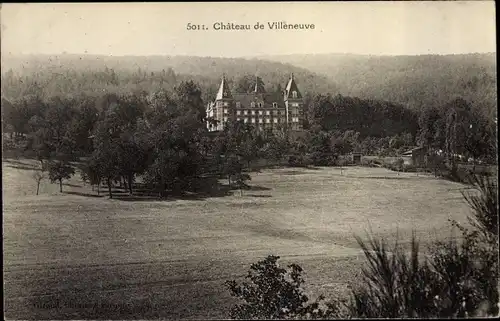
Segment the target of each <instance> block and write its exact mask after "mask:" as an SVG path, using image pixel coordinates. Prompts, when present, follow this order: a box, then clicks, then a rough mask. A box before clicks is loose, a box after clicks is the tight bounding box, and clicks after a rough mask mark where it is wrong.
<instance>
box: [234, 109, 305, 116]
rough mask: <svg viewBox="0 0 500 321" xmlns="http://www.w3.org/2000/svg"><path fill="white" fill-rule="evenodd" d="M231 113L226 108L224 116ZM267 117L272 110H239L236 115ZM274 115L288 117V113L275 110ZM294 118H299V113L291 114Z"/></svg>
mask: <svg viewBox="0 0 500 321" xmlns="http://www.w3.org/2000/svg"><path fill="white" fill-rule="evenodd" d="M228 113H229V111H228V109H227V108H224V114H226V115H227V114H228ZM257 114H258V115H264V114H265V115H267V116H270V115H271V111H270V110H259V111H255V110H237V111H236V115H257ZM272 114H273V115H286V111H281V112H280V111H279V110H273V113H272ZM291 115H292V116H296V117H298V116H299V113H298V112H297V111H294V112H292V113H291Z"/></svg>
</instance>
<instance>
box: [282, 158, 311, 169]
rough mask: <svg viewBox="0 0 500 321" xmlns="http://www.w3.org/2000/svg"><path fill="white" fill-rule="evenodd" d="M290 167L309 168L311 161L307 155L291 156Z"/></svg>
mask: <svg viewBox="0 0 500 321" xmlns="http://www.w3.org/2000/svg"><path fill="white" fill-rule="evenodd" d="M288 165H289V166H294V167H307V166H309V165H311V160H310V159H309V157H307V156H306V155H291V156H289V157H288Z"/></svg>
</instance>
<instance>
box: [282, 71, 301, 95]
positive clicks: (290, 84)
mask: <svg viewBox="0 0 500 321" xmlns="http://www.w3.org/2000/svg"><path fill="white" fill-rule="evenodd" d="M294 91H295V92H297V97H293V96H292V93H293V92H294ZM288 98H292V99H301V98H302V94H301V93H300V91H299V87H297V83H296V82H295V79H294V78H293V74H292V75H291V76H290V80H288V84H287V85H286V89H285V100H287V99H288Z"/></svg>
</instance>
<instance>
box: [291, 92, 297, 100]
mask: <svg viewBox="0 0 500 321" xmlns="http://www.w3.org/2000/svg"><path fill="white" fill-rule="evenodd" d="M292 97H293V98H297V92H296V91H295V90H294V91H292Z"/></svg>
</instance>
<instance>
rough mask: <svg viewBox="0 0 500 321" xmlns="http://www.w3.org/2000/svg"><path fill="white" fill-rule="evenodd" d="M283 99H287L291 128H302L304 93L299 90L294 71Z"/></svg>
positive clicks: (287, 121) (287, 113)
mask: <svg viewBox="0 0 500 321" xmlns="http://www.w3.org/2000/svg"><path fill="white" fill-rule="evenodd" d="M283 100H284V101H285V109H286V123H287V124H288V127H289V128H290V129H291V130H301V129H302V108H303V104H304V102H303V100H302V94H301V93H300V91H299V88H298V86H297V83H296V82H295V79H294V77H293V73H292V75H291V76H290V79H289V80H288V83H287V85H286V89H285V92H284V97H283Z"/></svg>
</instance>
